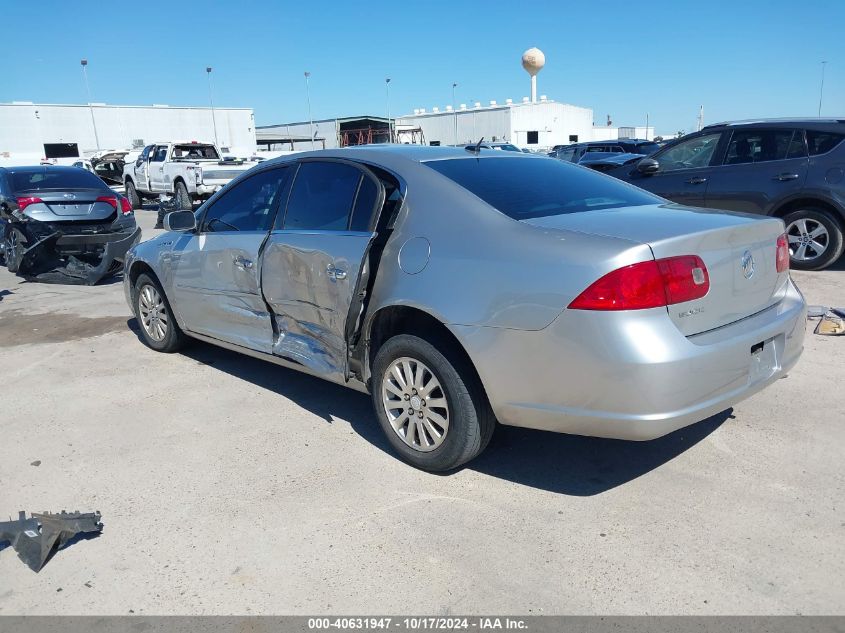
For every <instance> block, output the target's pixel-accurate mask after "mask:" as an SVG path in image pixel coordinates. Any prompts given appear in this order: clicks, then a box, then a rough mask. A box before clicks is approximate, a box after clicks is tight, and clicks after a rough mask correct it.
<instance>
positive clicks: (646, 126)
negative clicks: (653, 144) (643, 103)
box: [645, 112, 651, 141]
mask: <svg viewBox="0 0 845 633" xmlns="http://www.w3.org/2000/svg"><path fill="white" fill-rule="evenodd" d="M645 140H647V141H650V140H651V139H650V138H649V137H648V112H646V113H645Z"/></svg>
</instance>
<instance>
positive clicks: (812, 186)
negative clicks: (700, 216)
mask: <svg viewBox="0 0 845 633" xmlns="http://www.w3.org/2000/svg"><path fill="white" fill-rule="evenodd" d="M843 140H845V119H803V120H802V119H790V120H785V119H778V120H759V121H742V122H736V123H719V124H716V125H708V126H707V127H705V128H703V129H702V130H701V131H700V132H696V133H694V134H689V135H687V136H684V137H682V138H680V139H678V140H677V141H674V142H672V143H670V144H669V145H667V146H666V147H664V148H662V149H661V150H660V151H658V152H656V153H655V154H653V155H652V156H650V157H648V158H644V159H642V160H640V161H639V162H637V163H635V164H632V165H626V166H623V167H620V168H618V169H615V170H611V171H609V172H607V173H609V174H611V175H613V176H616V177H617V178H621V179H622V180H626V181H628V182H630V183H632V184H635V185H637V186H638V187H642V188H643V189H648V190H649V191H653V192H654V193H656V194H658V195H660V196H663V197H664V198H668V199H669V200H672V201H674V202H679V203H681V204H686V205H691V206H697V207H711V208H716V209H726V210H729V211H745V212H747V213H757V214H762V215H773V216H776V217H779V218H783V221H784V223H785V224H786V232H787V237H788V240H789V252H790V255H791V265H792V267H793V268H800V269H804V270H819V269H822V268H825V267H827V266H829V265H830V264H832V263H833V262H835V261H836V260H837V259H839V256H840V255H841V254H842V250H843V220H845V143H843V142H842V141H843Z"/></svg>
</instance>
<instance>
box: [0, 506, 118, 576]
mask: <svg viewBox="0 0 845 633" xmlns="http://www.w3.org/2000/svg"><path fill="white" fill-rule="evenodd" d="M101 517H102V515H101V514H100V513H99V512H78V511H77V512H65V511H64V510H62V511H61V512H60V513H58V514H51V513H49V512H33V513H31V516H30V518H28V519H27V518H26V512H24V511H23V510H21V511H20V512H19V513H18V519H17V521H11V520H10V521H0V543H2V542H3V541H9V542H10V543H11V544H12V547H13V548H14V550H15V551H16V552H17V553H18V558H20V559H21V560H22V561H23V562H24V563H26V564H27V566H28V567H29V568H30V569H31V570H32V571H34V572H38V571H40V570H41V568H42V567H44V565H45V564H46V563H47V561H48V560H49V559H50V557H51V556H52V555H53V554H54V553H55V552H57V551H58V550H60V549H61V548H62V547H64V545H66V544H67V543H68V542H70V541H71V539H73V538H74V537H76V536H77V535H79V534H92V533H96V534H99V533H100V532H102V531H103V524H102V523H101V522H100V518H101Z"/></svg>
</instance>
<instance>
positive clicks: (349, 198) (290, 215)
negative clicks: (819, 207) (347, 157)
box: [284, 162, 363, 231]
mask: <svg viewBox="0 0 845 633" xmlns="http://www.w3.org/2000/svg"><path fill="white" fill-rule="evenodd" d="M362 176H363V173H362V172H361V171H360V170H359V169H356V168H355V167H353V166H352V165H347V164H344V163H334V162H325V163H323V162H305V163H302V164H301V165H300V166H299V171H298V172H297V174H296V180H295V181H294V183H293V189H292V190H291V194H290V200H289V201H288V208H287V213H286V214H285V219H284V228H285V229H298V230H315V231H346V230H347V228H348V225H349V215H350V213H351V211H352V204H353V202H354V200H355V195H356V193H357V192H358V184H359V182H360V181H361V177H362Z"/></svg>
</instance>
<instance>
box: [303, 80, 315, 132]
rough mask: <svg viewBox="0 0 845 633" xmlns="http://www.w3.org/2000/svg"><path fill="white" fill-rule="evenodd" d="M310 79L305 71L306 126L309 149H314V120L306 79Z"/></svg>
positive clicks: (309, 89) (309, 88)
mask: <svg viewBox="0 0 845 633" xmlns="http://www.w3.org/2000/svg"><path fill="white" fill-rule="evenodd" d="M310 77H311V73H309V72H308V71H307V70H306V71H305V98H306V99H308V126H309V129H310V130H311V149H314V119H313V117H312V116H311V86H310V84H309V83H308V79H309V78H310Z"/></svg>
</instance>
